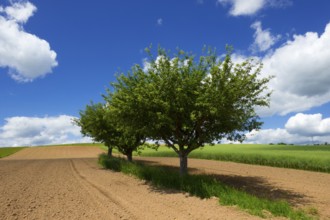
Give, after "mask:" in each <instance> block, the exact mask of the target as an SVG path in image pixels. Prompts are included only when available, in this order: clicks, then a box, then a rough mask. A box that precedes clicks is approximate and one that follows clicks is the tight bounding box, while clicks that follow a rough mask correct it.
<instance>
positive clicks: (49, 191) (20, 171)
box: [0, 147, 259, 219]
mask: <svg viewBox="0 0 330 220" xmlns="http://www.w3.org/2000/svg"><path fill="white" fill-rule="evenodd" d="M100 152H101V150H100V149H98V148H95V147H43V148H28V149H24V150H22V151H20V152H18V153H16V154H14V155H12V156H10V157H7V158H5V159H1V160H0V195H1V196H0V216H1V219H259V218H257V217H254V216H250V215H248V214H247V213H245V212H242V211H239V210H238V209H237V208H235V207H223V206H220V205H218V201H217V199H208V200H201V199H199V198H196V197H191V196H188V195H186V194H183V193H178V192H171V191H162V190H158V189H155V188H152V187H150V186H148V185H146V184H145V183H144V182H143V181H139V180H137V179H135V178H133V177H129V176H126V175H124V174H121V173H115V172H112V171H107V170H103V169H100V168H99V167H98V166H97V164H96V156H97V154H99V153H100Z"/></svg>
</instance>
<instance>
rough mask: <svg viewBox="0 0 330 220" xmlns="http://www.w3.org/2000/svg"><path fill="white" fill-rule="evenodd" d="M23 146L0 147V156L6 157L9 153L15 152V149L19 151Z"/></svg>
mask: <svg viewBox="0 0 330 220" xmlns="http://www.w3.org/2000/svg"><path fill="white" fill-rule="evenodd" d="M24 148H25V147H3V148H0V158H3V157H7V156H9V155H11V154H14V153H16V152H17V151H20V150H22V149H24Z"/></svg>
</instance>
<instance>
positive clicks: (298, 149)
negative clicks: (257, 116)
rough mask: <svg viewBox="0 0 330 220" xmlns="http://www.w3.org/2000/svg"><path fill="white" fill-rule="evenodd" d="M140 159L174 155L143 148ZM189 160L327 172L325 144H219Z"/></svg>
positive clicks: (161, 149) (329, 158) (328, 162)
mask: <svg viewBox="0 0 330 220" xmlns="http://www.w3.org/2000/svg"><path fill="white" fill-rule="evenodd" d="M141 156H151V157H176V154H175V153H174V152H173V151H171V150H170V149H168V148H166V147H163V146H161V147H159V148H158V151H154V150H150V149H145V150H143V151H141ZM189 157H190V158H198V159H208V160H222V161H233V162H239V163H247V164H258V165H265V166H273V167H284V168H294V169H301V170H311V171H318V172H326V173H330V146H329V145H324V146H321V145H320V146H291V145H285V146H283V145H262V144H230V145H229V144H219V145H214V146H205V147H203V148H201V149H200V150H197V151H194V152H192V153H191V154H190V155H189Z"/></svg>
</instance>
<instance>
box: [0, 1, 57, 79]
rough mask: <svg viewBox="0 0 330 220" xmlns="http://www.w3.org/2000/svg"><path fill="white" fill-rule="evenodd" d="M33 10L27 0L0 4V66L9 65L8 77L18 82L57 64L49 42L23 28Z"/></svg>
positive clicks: (32, 6)
mask: <svg viewBox="0 0 330 220" xmlns="http://www.w3.org/2000/svg"><path fill="white" fill-rule="evenodd" d="M35 11H36V7H35V6H34V5H33V4H31V3H30V2H17V3H13V4H12V5H11V6H7V7H1V6H0V67H3V68H9V74H10V75H11V77H12V78H13V79H15V80H17V81H20V82H29V81H33V80H34V79H36V78H38V77H43V76H45V75H47V74H48V73H51V72H52V68H53V67H56V66H57V64H58V63H57V61H56V53H55V51H53V50H51V49H50V45H49V43H48V42H47V41H45V40H43V39H40V38H38V37H37V36H35V35H33V34H30V33H27V32H25V31H24V29H23V24H24V23H26V22H27V21H28V19H29V18H30V17H31V16H32V15H33V14H34V12H35Z"/></svg>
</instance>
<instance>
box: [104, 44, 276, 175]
mask: <svg viewBox="0 0 330 220" xmlns="http://www.w3.org/2000/svg"><path fill="white" fill-rule="evenodd" d="M146 67H147V68H146ZM146 67H145V68H144V69H143V68H142V67H141V66H139V65H135V66H134V67H133V68H132V70H131V71H130V72H129V73H128V74H126V75H124V74H121V75H120V76H119V77H118V78H117V82H116V83H113V84H112V86H113V89H114V90H113V91H110V90H108V96H106V97H105V99H106V100H107V101H108V102H109V103H110V105H111V111H112V112H113V113H114V114H116V117H117V119H118V120H119V121H120V124H121V125H122V126H126V127H130V128H131V129H133V130H136V131H139V132H140V133H142V134H145V136H146V137H147V138H150V139H153V140H160V141H163V142H164V143H165V144H166V145H167V146H168V147H169V148H171V149H173V150H174V151H175V152H176V153H177V154H178V156H179V158H180V173H181V174H185V173H187V167H188V160H187V156H188V155H189V153H190V152H192V151H193V150H195V149H198V148H200V147H203V146H204V145H205V144H213V143H214V142H215V141H218V140H221V139H223V138H227V139H229V140H233V141H243V140H244V138H245V135H244V133H245V132H246V131H251V130H253V129H258V128H260V126H261V125H262V122H260V121H259V117H258V116H257V114H256V112H255V107H257V106H268V103H269V97H270V93H269V92H267V86H266V85H267V83H268V82H269V80H270V78H262V77H260V71H261V68H262V65H261V64H260V63H256V62H254V61H253V60H246V61H245V62H243V63H240V64H234V63H233V61H232V59H231V53H230V51H228V52H227V54H226V56H225V57H224V59H222V60H221V59H219V57H218V56H217V55H216V54H215V52H214V51H213V50H209V51H208V52H207V53H206V55H205V56H201V57H200V58H199V59H197V58H195V57H194V56H193V55H191V54H188V53H186V52H183V51H179V53H178V54H176V55H175V56H174V58H171V57H170V56H169V55H168V53H167V52H165V51H164V50H163V49H159V51H158V55H157V58H156V59H154V58H153V57H152V55H150V60H149V63H148V65H147V66H146Z"/></svg>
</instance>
